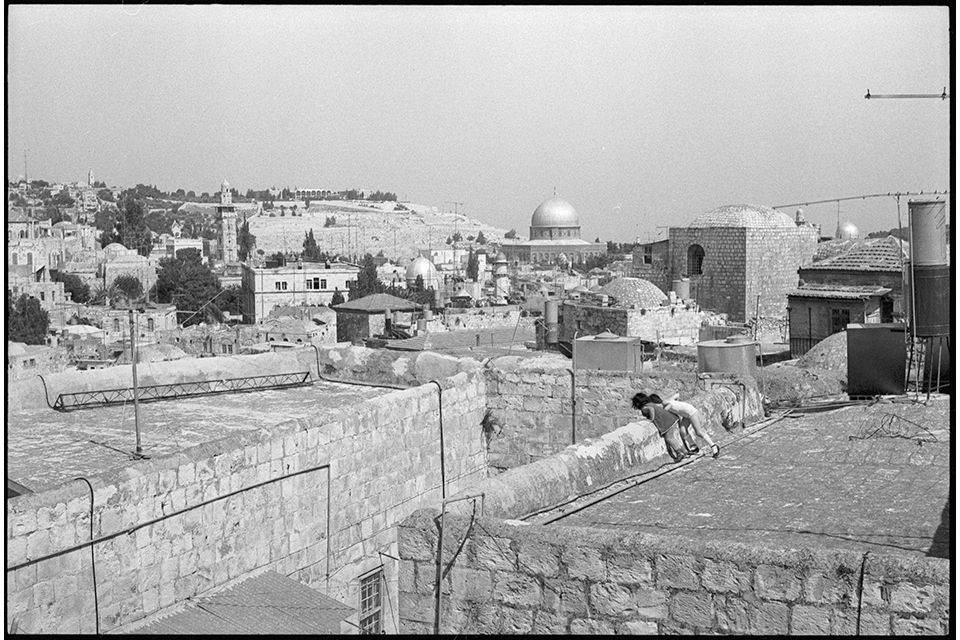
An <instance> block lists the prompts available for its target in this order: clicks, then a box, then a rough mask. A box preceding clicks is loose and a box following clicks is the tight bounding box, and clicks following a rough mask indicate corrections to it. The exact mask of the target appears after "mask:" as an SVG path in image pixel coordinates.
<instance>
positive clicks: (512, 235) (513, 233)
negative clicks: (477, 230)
mask: <svg viewBox="0 0 960 640" xmlns="http://www.w3.org/2000/svg"><path fill="white" fill-rule="evenodd" d="M503 237H504V238H506V239H507V240H513V239H514V238H516V237H517V230H516V229H510V231H507V232H506V233H505V234H503Z"/></svg>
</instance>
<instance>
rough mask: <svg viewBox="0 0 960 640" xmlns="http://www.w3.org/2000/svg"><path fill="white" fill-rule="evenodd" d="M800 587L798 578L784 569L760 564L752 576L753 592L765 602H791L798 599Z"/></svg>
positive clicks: (789, 570)
mask: <svg viewBox="0 0 960 640" xmlns="http://www.w3.org/2000/svg"><path fill="white" fill-rule="evenodd" d="M801 587H802V581H801V578H800V576H799V575H797V573H796V571H794V570H793V569H789V568H786V567H778V566H775V565H770V564H761V565H759V566H758V567H757V570H756V573H755V574H754V590H755V591H756V594H757V595H758V596H760V597H761V598H763V599H765V600H780V601H785V602H793V601H794V600H796V599H797V598H799V597H800V593H801Z"/></svg>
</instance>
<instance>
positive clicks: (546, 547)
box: [399, 509, 950, 635]
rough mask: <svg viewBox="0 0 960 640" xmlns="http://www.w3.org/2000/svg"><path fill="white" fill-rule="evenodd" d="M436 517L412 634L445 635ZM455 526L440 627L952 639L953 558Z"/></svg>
mask: <svg viewBox="0 0 960 640" xmlns="http://www.w3.org/2000/svg"><path fill="white" fill-rule="evenodd" d="M467 513H470V511H469V510H467ZM438 515H439V512H438V511H437V510H436V509H424V510H421V511H418V512H416V513H415V514H414V515H413V516H411V517H410V518H408V519H407V520H405V521H404V522H403V523H402V524H401V526H400V536H399V539H400V549H399V551H400V558H401V567H400V620H401V630H402V632H405V633H431V632H432V631H433V629H434V621H435V617H434V607H435V604H436V598H435V584H436V568H437V547H438V535H437V533H438V518H437V516H438ZM444 528H445V531H444V540H443V559H444V560H443V562H444V570H445V571H447V573H446V575H445V578H444V579H443V585H442V589H441V593H442V610H441V615H442V622H441V632H442V633H464V632H469V633H477V634H496V633H505V634H517V633H535V634H613V633H616V634H630V635H633V634H690V633H696V634H704V633H706V634H713V633H719V634H738V635H739V634H762V635H787V634H789V635H853V634H855V633H857V632H858V631H859V633H861V634H865V635H889V634H895V635H901V634H905V635H913V634H933V635H940V634H948V633H949V629H950V561H949V560H944V559H940V558H911V557H905V556H894V555H887V556H868V555H866V554H860V553H856V552H853V551H846V550H838V551H827V550H819V549H817V550H810V549H804V550H787V549H770V548H763V547H756V546H750V545H745V544H738V543H732V542H715V541H709V540H707V541H705V540H702V539H687V538H682V537H678V536H671V537H666V536H654V535H649V534H642V533H636V532H623V531H613V530H602V529H599V530H598V529H596V528H584V527H565V526H558V525H556V524H555V525H548V526H544V525H524V524H523V523H519V522H516V521H506V522H505V521H502V520H498V519H496V518H492V517H488V516H485V517H477V518H473V517H472V516H471V515H465V514H462V513H461V514H448V515H446V517H445V518H444ZM463 541H465V542H463ZM461 544H462V550H460V547H461ZM448 566H449V567H450V568H449V570H448V569H447V567H448ZM861 569H862V570H863V588H862V590H861V589H859V578H860V573H861ZM858 619H859V622H858Z"/></svg>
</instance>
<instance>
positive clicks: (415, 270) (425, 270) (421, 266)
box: [407, 256, 437, 282]
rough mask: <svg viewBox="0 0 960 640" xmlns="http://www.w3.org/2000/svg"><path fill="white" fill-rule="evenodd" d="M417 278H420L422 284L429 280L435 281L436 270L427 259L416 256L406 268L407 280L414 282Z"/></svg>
mask: <svg viewBox="0 0 960 640" xmlns="http://www.w3.org/2000/svg"><path fill="white" fill-rule="evenodd" d="M417 276H421V277H422V278H423V280H424V282H426V281H427V280H429V279H431V278H433V279H435V278H436V277H437V268H436V267H435V266H433V263H432V262H430V260H428V259H427V258H424V257H423V256H418V257H416V258H414V259H413V262H411V263H410V264H409V266H407V280H416V279H417Z"/></svg>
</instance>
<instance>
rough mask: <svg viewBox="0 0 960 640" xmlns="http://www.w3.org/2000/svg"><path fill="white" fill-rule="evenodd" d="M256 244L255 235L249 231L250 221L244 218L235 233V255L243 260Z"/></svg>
mask: <svg viewBox="0 0 960 640" xmlns="http://www.w3.org/2000/svg"><path fill="white" fill-rule="evenodd" d="M256 245H257V237H256V236H255V235H253V234H252V233H250V223H249V222H248V221H246V220H244V222H243V224H242V225H240V231H239V233H237V257H238V258H240V260H241V261H245V260H246V259H247V256H249V255H250V252H251V251H253V248H254V247H255V246H256Z"/></svg>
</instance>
